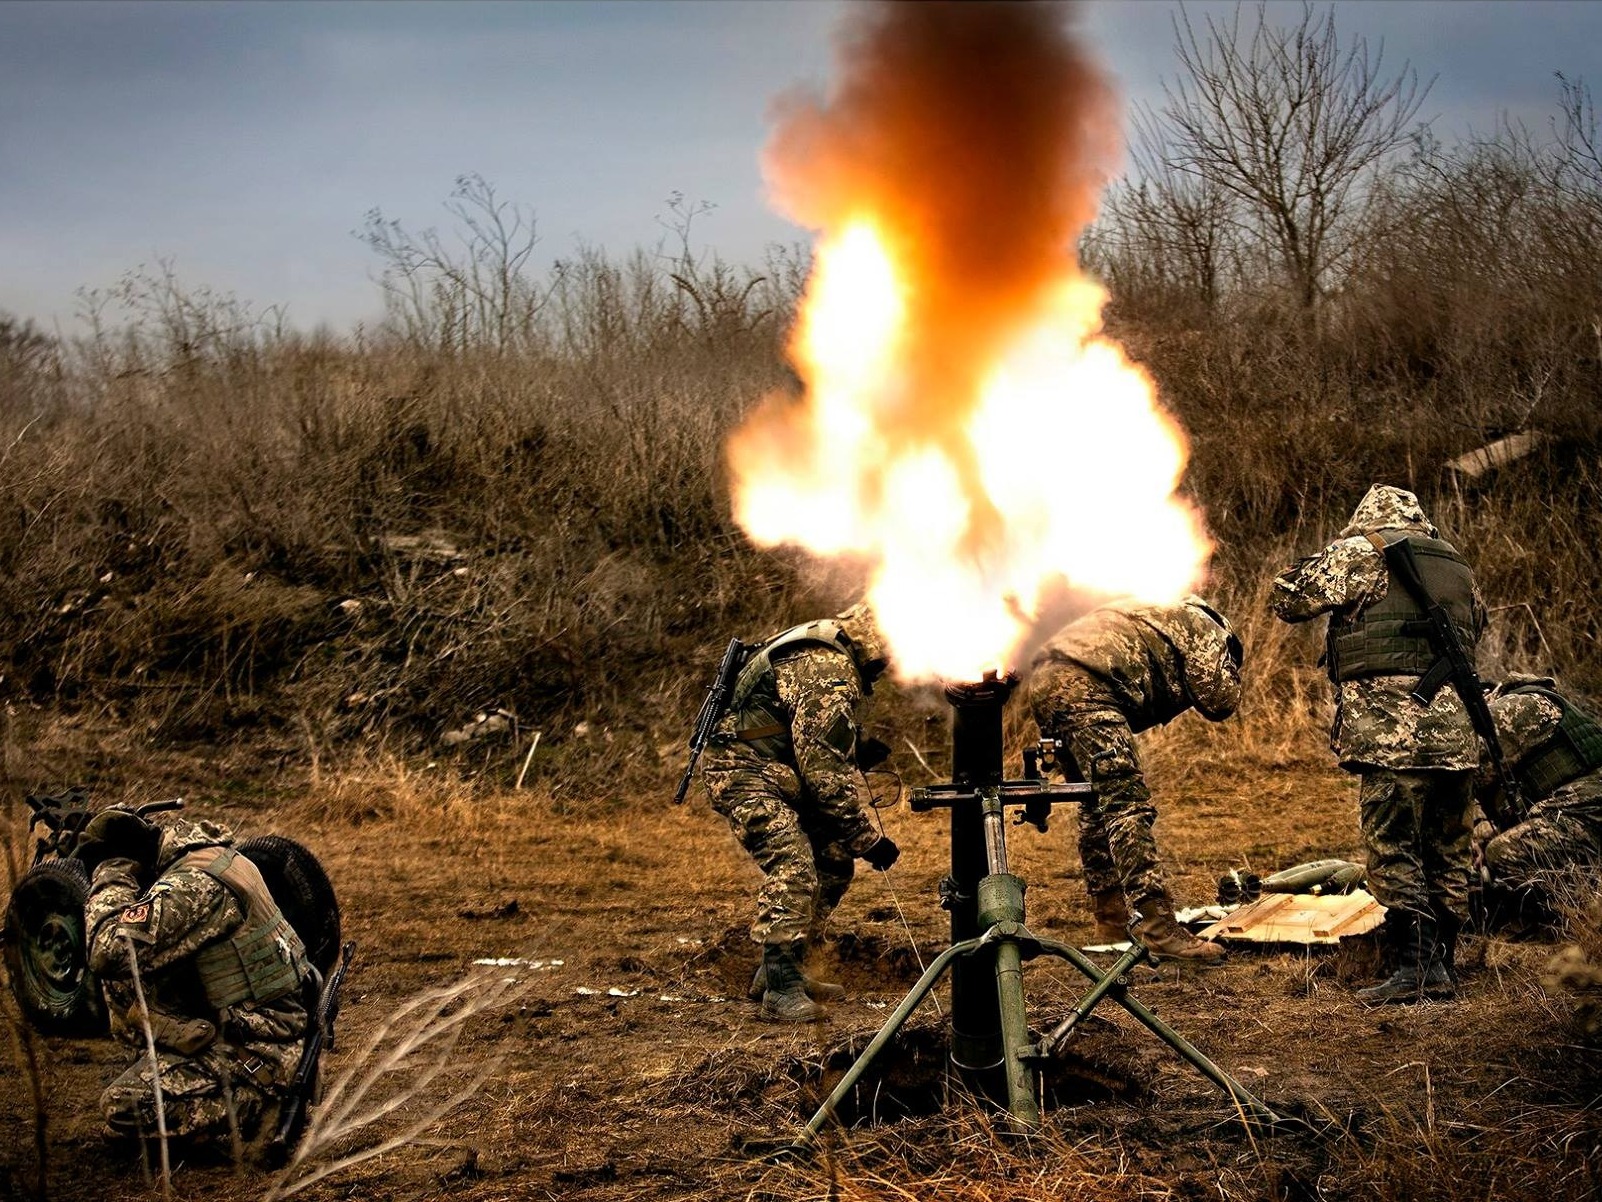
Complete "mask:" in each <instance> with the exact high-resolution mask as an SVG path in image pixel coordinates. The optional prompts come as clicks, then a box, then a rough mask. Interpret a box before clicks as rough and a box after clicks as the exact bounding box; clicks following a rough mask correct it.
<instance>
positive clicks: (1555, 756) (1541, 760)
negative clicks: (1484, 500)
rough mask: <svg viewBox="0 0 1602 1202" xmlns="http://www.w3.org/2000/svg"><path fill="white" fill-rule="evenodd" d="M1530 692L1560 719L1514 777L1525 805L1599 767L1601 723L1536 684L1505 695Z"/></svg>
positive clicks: (1601, 764)
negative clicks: (1552, 707) (1553, 708)
mask: <svg viewBox="0 0 1602 1202" xmlns="http://www.w3.org/2000/svg"><path fill="white" fill-rule="evenodd" d="M1519 693H1533V694H1535V695H1536V696H1537V697H1545V698H1546V699H1547V700H1548V701H1550V702H1552V704H1554V705H1555V706H1557V707H1558V709H1560V710H1561V711H1562V712H1563V720H1562V721H1561V722H1559V723H1558V726H1557V729H1556V730H1555V731H1553V732H1552V736H1551V737H1550V738H1549V739H1547V740H1546V741H1545V742H1544V743H1541V744H1538V745H1537V746H1536V747H1534V748H1532V749H1531V750H1530V752H1529V753H1528V754H1526V755H1525V757H1524V758H1523V759H1521V760H1520V761H1519V762H1518V763H1517V764H1515V765H1513V771H1514V774H1515V775H1517V777H1518V780H1519V788H1520V789H1522V790H1523V792H1524V799H1525V800H1526V801H1527V802H1531V803H1533V802H1537V801H1539V800H1541V798H1543V797H1546V796H1549V795H1550V794H1551V793H1553V792H1554V791H1555V790H1557V789H1561V788H1562V787H1563V786H1564V785H1566V784H1568V783H1569V782H1570V781H1576V780H1579V779H1580V777H1582V776H1586V775H1589V774H1590V773H1592V772H1595V771H1596V770H1597V769H1598V768H1602V724H1599V723H1598V722H1597V720H1596V719H1595V718H1593V717H1592V716H1591V715H1590V714H1588V713H1586V711H1585V710H1583V709H1581V708H1580V707H1579V706H1577V705H1575V704H1574V703H1573V702H1572V701H1570V700H1568V698H1566V697H1564V696H1562V695H1561V694H1560V693H1558V692H1556V691H1554V690H1552V689H1549V688H1547V687H1545V686H1544V685H1538V684H1527V685H1520V686H1518V687H1516V688H1511V689H1508V690H1507V692H1506V693H1505V694H1504V695H1505V696H1512V695H1515V694H1519Z"/></svg>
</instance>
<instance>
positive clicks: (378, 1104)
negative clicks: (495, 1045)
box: [264, 973, 526, 1202]
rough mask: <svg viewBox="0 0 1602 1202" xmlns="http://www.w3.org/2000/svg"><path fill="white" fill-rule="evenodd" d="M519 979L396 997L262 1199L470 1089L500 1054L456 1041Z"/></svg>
mask: <svg viewBox="0 0 1602 1202" xmlns="http://www.w3.org/2000/svg"><path fill="white" fill-rule="evenodd" d="M525 987H526V986H525V984H524V982H522V981H520V980H519V979H518V978H516V977H507V976H497V975H494V974H485V973H475V974H472V975H470V976H467V977H465V978H463V979H462V980H460V981H458V982H456V983H455V984H453V985H447V986H444V987H443V988H438V989H430V990H426V991H424V992H422V993H418V994H414V995H413V996H412V997H410V998H407V999H405V1000H404V1001H402V1002H401V1003H400V1004H399V1005H397V1006H396V1008H395V1009H394V1010H393V1011H391V1012H390V1014H389V1015H388V1016H387V1017H386V1018H384V1019H383V1020H382V1021H381V1022H379V1023H378V1024H377V1026H376V1027H375V1028H374V1030H373V1032H372V1034H371V1035H370V1036H368V1039H367V1042H366V1044H364V1045H363V1047H362V1049H361V1050H360V1051H359V1052H357V1053H356V1055H355V1058H354V1059H353V1060H352V1062H351V1064H350V1066H349V1067H348V1068H346V1069H345V1071H344V1072H342V1073H341V1074H340V1075H339V1077H338V1079H337V1080H335V1081H334V1082H333V1083H332V1084H331V1085H330V1086H329V1087H328V1090H327V1092H326V1093H325V1094H324V1096H323V1099H322V1101H321V1102H320V1103H319V1104H318V1105H317V1108H316V1110H315V1112H314V1113H313V1116H312V1120H311V1123H310V1124H309V1125H308V1126H307V1128H306V1131H305V1134H304V1135H303V1136H302V1137H301V1140H300V1143H299V1144H298V1145H297V1146H296V1148H295V1153H294V1156H293V1158H292V1159H291V1160H290V1162H289V1164H288V1165H287V1166H286V1167H285V1168H284V1170H283V1172H282V1174H281V1175H280V1176H279V1178H278V1180H277V1181H275V1182H274V1183H273V1185H272V1187H271V1188H270V1189H269V1190H268V1191H267V1193H266V1194H265V1195H264V1199H265V1202H273V1200H274V1199H277V1198H286V1197H288V1196H290V1195H291V1194H295V1193H299V1192H300V1191H301V1190H303V1189H305V1188H307V1187H308V1186H311V1185H314V1184H316V1183H317V1182H318V1181H321V1180H323V1179H324V1178H326V1177H330V1176H332V1175H334V1174H336V1173H340V1172H343V1171H344V1170H346V1169H348V1168H351V1167H353V1166H355V1165H358V1164H361V1163H363V1162H365V1161H368V1160H371V1159H373V1158H374V1157H376V1156H382V1155H384V1154H385V1153H387V1152H392V1151H394V1150H395V1149H396V1148H400V1147H404V1146H405V1145H406V1144H408V1143H411V1142H412V1141H413V1140H415V1139H417V1138H418V1137H419V1136H420V1135H422V1134H423V1133H424V1132H425V1131H427V1130H428V1129H429V1128H431V1127H433V1126H434V1125H435V1124H436V1123H438V1122H439V1121H440V1120H441V1119H443V1118H444V1117H445V1116H446V1115H447V1114H449V1113H450V1112H451V1111H453V1110H455V1109H456V1108H457V1107H459V1106H461V1105H463V1104H464V1103H465V1102H467V1101H468V1100H469V1099H471V1098H472V1097H473V1096H474V1095H475V1094H476V1093H477V1092H478V1091H479V1089H480V1088H482V1087H483V1085H484V1084H485V1082H487V1081H488V1080H489V1079H490V1078H491V1077H492V1076H493V1075H494V1074H495V1071H496V1069H497V1068H498V1064H499V1062H498V1061H496V1060H489V1061H485V1062H483V1063H480V1064H476V1065H464V1064H463V1062H462V1060H461V1059H460V1058H459V1057H458V1054H457V1048H458V1046H459V1044H460V1042H461V1039H462V1036H463V1034H464V1033H465V1031H466V1029H467V1025H468V1024H469V1023H470V1022H471V1021H472V1020H473V1019H475V1018H478V1017H480V1016H482V1015H485V1014H489V1013H492V1012H494V1011H496V1010H499V1009H502V1008H503V1007H505V1006H507V1005H509V1004H511V1003H512V1002H514V1001H516V1000H517V998H518V997H519V996H520V995H521V994H522V992H523V990H524V988H525ZM464 1067H465V1068H467V1069H468V1070H469V1071H468V1072H466V1073H464V1072H463V1071H462V1070H463V1069H464ZM364 1140H368V1141H370V1142H363V1141H364Z"/></svg>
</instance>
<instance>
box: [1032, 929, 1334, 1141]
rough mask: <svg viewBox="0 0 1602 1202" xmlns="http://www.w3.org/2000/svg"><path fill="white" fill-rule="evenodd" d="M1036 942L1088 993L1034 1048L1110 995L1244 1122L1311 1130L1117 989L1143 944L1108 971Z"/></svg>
mask: <svg viewBox="0 0 1602 1202" xmlns="http://www.w3.org/2000/svg"><path fill="white" fill-rule="evenodd" d="M1038 942H1039V946H1040V950H1041V951H1042V952H1045V953H1047V954H1048V955H1053V956H1058V957H1060V958H1062V959H1064V960H1066V961H1068V963H1070V964H1072V965H1073V966H1074V967H1075V968H1077V969H1078V970H1079V971H1080V972H1081V973H1083V974H1084V975H1085V976H1087V977H1089V978H1090V979H1091V981H1093V982H1094V986H1093V987H1092V988H1091V990H1090V992H1089V993H1087V994H1085V996H1084V998H1082V999H1081V1000H1080V1003H1079V1005H1078V1006H1076V1007H1075V1008H1074V1013H1073V1014H1071V1015H1070V1016H1069V1018H1068V1020H1067V1021H1066V1022H1064V1023H1063V1024H1062V1025H1061V1026H1059V1027H1058V1029H1057V1030H1056V1031H1053V1032H1052V1033H1051V1035H1049V1036H1048V1037H1047V1038H1046V1039H1045V1040H1043V1041H1042V1044H1041V1049H1040V1050H1041V1051H1042V1052H1055V1050H1056V1049H1057V1048H1059V1047H1060V1046H1061V1044H1062V1043H1063V1042H1065V1041H1066V1036H1067V1033H1068V1032H1069V1031H1071V1030H1072V1029H1073V1027H1074V1026H1077V1025H1078V1023H1079V1022H1081V1021H1083V1019H1084V1018H1085V1017H1086V1016H1087V1015H1088V1014H1089V1013H1090V1011H1091V1010H1092V1009H1094V1008H1095V1006H1096V1003H1098V1002H1100V1001H1101V1000H1102V999H1103V998H1105V997H1108V996H1111V997H1112V999H1113V1001H1115V1002H1117V1003H1118V1004H1119V1005H1120V1006H1122V1007H1123V1008H1124V1009H1125V1010H1127V1011H1129V1013H1130V1014H1131V1015H1132V1016H1134V1018H1135V1020H1136V1021H1137V1022H1139V1023H1140V1024H1141V1025H1142V1026H1144V1027H1145V1028H1146V1029H1147V1030H1148V1031H1150V1032H1151V1033H1152V1034H1153V1035H1155V1036H1157V1038H1158V1039H1160V1040H1162V1041H1163V1042H1164V1043H1166V1044H1167V1045H1168V1046H1169V1047H1171V1048H1173V1049H1174V1051H1176V1052H1178V1053H1179V1054H1180V1055H1181V1056H1182V1057H1184V1058H1185V1059H1186V1060H1187V1061H1189V1063H1190V1065H1191V1067H1193V1068H1194V1069H1195V1070H1196V1071H1197V1072H1199V1073H1200V1074H1201V1075H1202V1076H1204V1077H1206V1078H1207V1079H1208V1080H1209V1081H1211V1082H1212V1083H1213V1084H1214V1085H1216V1086H1218V1088H1219V1089H1221V1090H1223V1091H1224V1092H1225V1093H1226V1094H1228V1095H1229V1098H1230V1101H1232V1102H1234V1103H1235V1106H1236V1108H1237V1109H1238V1110H1239V1111H1240V1113H1241V1117H1242V1118H1243V1119H1245V1120H1246V1121H1247V1122H1248V1123H1255V1124H1258V1125H1261V1126H1264V1127H1269V1128H1278V1129H1281V1130H1284V1129H1288V1128H1292V1127H1308V1129H1309V1130H1311V1127H1310V1126H1309V1125H1308V1124H1305V1123H1302V1122H1301V1121H1300V1120H1298V1119H1295V1118H1291V1117H1289V1116H1286V1115H1283V1114H1280V1113H1279V1112H1278V1111H1277V1110H1275V1109H1274V1108H1273V1107H1272V1106H1270V1105H1269V1104H1268V1103H1267V1102H1264V1101H1263V1100H1262V1099H1261V1098H1259V1097H1258V1096H1257V1095H1256V1094H1254V1093H1252V1091H1251V1090H1249V1089H1247V1088H1246V1087H1245V1086H1244V1085H1242V1084H1241V1083H1240V1082H1239V1081H1237V1080H1235V1078H1234V1077H1231V1076H1230V1075H1229V1074H1228V1073H1226V1072H1225V1071H1224V1070H1223V1069H1221V1068H1220V1067H1219V1066H1218V1065H1216V1064H1214V1063H1213V1061H1212V1060H1210V1059H1209V1058H1208V1057H1207V1056H1206V1055H1205V1054H1204V1053H1203V1052H1202V1051H1201V1049H1200V1048H1198V1047H1197V1046H1196V1045H1195V1044H1193V1043H1191V1042H1190V1040H1188V1039H1186V1038H1185V1037H1184V1036H1183V1035H1181V1034H1180V1033H1179V1032H1178V1031H1176V1030H1174V1029H1173V1028H1172V1027H1170V1026H1169V1025H1168V1024H1167V1023H1165V1022H1163V1020H1162V1019H1160V1018H1158V1017H1157V1016H1156V1015H1155V1014H1153V1013H1152V1012H1151V1011H1150V1010H1148V1009H1147V1008H1146V1007H1145V1006H1144V1005H1143V1004H1142V1003H1141V1002H1140V1001H1139V1000H1138V999H1137V998H1135V997H1133V996H1132V995H1131V994H1130V993H1129V991H1128V990H1127V989H1118V988H1117V985H1118V979H1119V978H1120V977H1122V976H1123V974H1124V973H1125V972H1127V971H1128V970H1129V969H1130V968H1132V967H1134V965H1135V964H1136V963H1138V962H1139V961H1140V960H1141V959H1143V958H1144V957H1145V955H1146V952H1145V949H1144V948H1140V947H1138V946H1137V947H1135V948H1131V949H1130V950H1129V951H1127V952H1125V953H1124V955H1123V956H1122V957H1121V958H1120V959H1119V960H1118V962H1117V963H1116V964H1114V965H1113V971H1111V972H1105V973H1104V972H1102V971H1101V970H1100V969H1099V968H1097V967H1096V966H1095V965H1094V964H1092V963H1091V962H1090V961H1089V960H1088V959H1086V958H1085V955H1084V953H1082V952H1081V951H1080V950H1079V949H1078V948H1076V947H1069V946H1068V945H1067V944H1065V943H1058V942H1057V941H1055V940H1051V939H1041V940H1039V941H1038ZM1065 1028H1066V1030H1065ZM1059 1032H1061V1033H1062V1035H1061V1038H1059Z"/></svg>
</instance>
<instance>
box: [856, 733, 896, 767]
mask: <svg viewBox="0 0 1602 1202" xmlns="http://www.w3.org/2000/svg"><path fill="white" fill-rule="evenodd" d="M889 758H890V744H888V743H886V742H885V741H884V740H883V739H858V740H857V767H858V768H860V769H861V770H862V771H864V772H872V771H873V770H874V769H875V768H877V767H878V766H879V765H880V764H882V763H884V762H885V761H886V760H887V759H889Z"/></svg>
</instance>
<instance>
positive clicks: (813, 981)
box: [746, 944, 846, 1002]
mask: <svg viewBox="0 0 1602 1202" xmlns="http://www.w3.org/2000/svg"><path fill="white" fill-rule="evenodd" d="M805 958H806V947H805V945H804V944H797V945H796V959H797V960H798V961H804V960H805ZM801 988H802V989H804V990H806V994H807V996H808V997H809V998H811V999H812V1000H813V1001H814V1002H838V1001H842V1000H844V998H845V995H846V991H845V986H844V985H838V984H836V983H835V982H833V981H825V980H822V979H821V978H819V977H813V976H808V975H807V970H806V968H805V967H803V968H802V969H801ZM767 991H768V964H767V957H766V956H764V957H763V960H762V963H760V964H758V965H757V970H756V975H755V976H753V977H752V978H751V989H750V991H749V992H748V993H747V994H746V996H747V997H749V998H750V999H751V1000H752V1001H753V1002H760V1001H761V1000H762V995H763V994H764V993H766V992H767Z"/></svg>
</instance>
